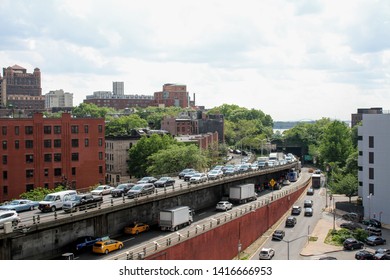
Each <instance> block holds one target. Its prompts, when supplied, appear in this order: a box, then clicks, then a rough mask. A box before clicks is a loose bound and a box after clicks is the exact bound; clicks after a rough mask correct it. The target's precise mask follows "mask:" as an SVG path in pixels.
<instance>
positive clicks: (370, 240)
mask: <svg viewBox="0 0 390 280" xmlns="http://www.w3.org/2000/svg"><path fill="white" fill-rule="evenodd" d="M365 241H366V244H367V245H371V246H376V245H384V244H386V239H384V238H383V237H381V236H376V235H371V236H369V237H367V238H366V240H365Z"/></svg>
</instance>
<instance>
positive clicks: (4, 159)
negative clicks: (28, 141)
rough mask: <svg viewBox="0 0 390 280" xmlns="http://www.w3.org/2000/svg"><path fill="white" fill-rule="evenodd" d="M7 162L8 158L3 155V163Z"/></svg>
mask: <svg viewBox="0 0 390 280" xmlns="http://www.w3.org/2000/svg"><path fill="white" fill-rule="evenodd" d="M7 163H8V158H7V156H6V155H3V164H7Z"/></svg>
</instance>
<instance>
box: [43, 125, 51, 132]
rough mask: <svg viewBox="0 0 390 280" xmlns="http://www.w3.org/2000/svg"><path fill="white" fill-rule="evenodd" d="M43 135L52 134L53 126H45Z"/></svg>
mask: <svg viewBox="0 0 390 280" xmlns="http://www.w3.org/2000/svg"><path fill="white" fill-rule="evenodd" d="M43 133H44V134H51V126H50V125H45V126H44V127H43Z"/></svg>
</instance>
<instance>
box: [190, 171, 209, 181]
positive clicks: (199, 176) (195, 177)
mask: <svg viewBox="0 0 390 280" xmlns="http://www.w3.org/2000/svg"><path fill="white" fill-rule="evenodd" d="M189 182H190V184H199V183H204V182H207V175H206V174H205V173H200V172H198V173H195V174H193V175H192V176H191V178H190V181H189Z"/></svg>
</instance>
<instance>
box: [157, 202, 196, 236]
mask: <svg viewBox="0 0 390 280" xmlns="http://www.w3.org/2000/svg"><path fill="white" fill-rule="evenodd" d="M192 221H193V210H192V209H191V208H190V207H188V206H177V207H174V208H170V209H164V210H161V211H160V219H159V226H160V228H161V230H170V231H176V230H178V229H179V228H181V227H185V226H187V225H190V224H191V223H192Z"/></svg>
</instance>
